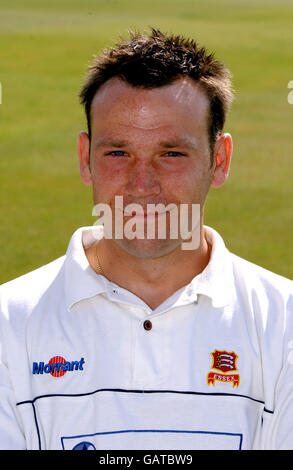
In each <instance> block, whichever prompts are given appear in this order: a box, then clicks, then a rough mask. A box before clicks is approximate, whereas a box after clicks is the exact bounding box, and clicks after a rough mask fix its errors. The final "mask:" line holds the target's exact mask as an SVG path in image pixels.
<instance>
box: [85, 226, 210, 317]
mask: <svg viewBox="0 0 293 470" xmlns="http://www.w3.org/2000/svg"><path fill="white" fill-rule="evenodd" d="M96 248H98V255H99V261H100V265H101V266H102V270H103V274H104V275H105V276H106V277H107V278H108V279H109V280H111V281H112V282H114V283H115V284H117V285H119V286H121V287H123V288H124V289H127V290H129V291H130V292H132V293H134V294H135V295H137V296H138V297H140V298H141V299H142V300H143V301H144V302H145V303H146V304H147V305H149V306H150V307H151V308H152V309H154V308H156V307H157V306H158V305H160V303H162V302H163V301H164V300H165V299H167V298H168V297H170V295H172V294H173V293H174V292H176V291H177V290H178V289H180V288H181V287H183V286H185V285H186V284H188V283H189V282H191V280H192V279H193V278H194V277H195V276H196V275H198V274H199V273H201V272H202V271H203V270H204V269H205V267H206V266H207V264H208V262H209V258H210V250H209V245H208V243H207V241H206V238H205V236H204V230H201V239H200V246H199V248H198V249H196V250H182V249H181V246H179V247H177V248H176V249H174V250H173V251H171V252H170V253H167V254H165V255H163V256H160V257H158V258H141V257H137V256H133V255H131V254H129V253H128V252H127V251H125V250H123V249H122V248H121V247H120V246H119V245H118V244H117V243H116V242H115V241H114V240H111V239H105V238H103V239H102V240H100V241H99V242H98V247H96V244H94V245H92V246H91V247H90V248H89V249H87V250H86V255H87V258H88V261H89V263H90V265H91V267H92V268H93V269H94V270H95V271H96V272H98V273H99V274H101V271H99V270H98V268H97V266H98V263H97V257H96Z"/></svg>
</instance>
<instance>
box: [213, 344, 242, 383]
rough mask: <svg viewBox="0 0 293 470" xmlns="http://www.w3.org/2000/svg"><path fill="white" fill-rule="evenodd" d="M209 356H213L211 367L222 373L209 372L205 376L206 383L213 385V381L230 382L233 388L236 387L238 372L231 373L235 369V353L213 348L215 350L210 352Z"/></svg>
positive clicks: (236, 357)
mask: <svg viewBox="0 0 293 470" xmlns="http://www.w3.org/2000/svg"><path fill="white" fill-rule="evenodd" d="M211 356H212V358H213V361H212V366H211V369H215V370H218V371H220V372H222V373H219V372H209V373H208V376H207V383H208V385H211V384H212V385H215V381H218V382H222V383H232V384H233V388H234V387H238V386H239V382H240V376H239V374H235V373H234V374H231V372H233V371H237V367H236V361H237V359H238V356H237V354H235V353H234V352H228V351H218V350H217V349H215V351H214V352H212V353H211ZM229 372H230V374H229Z"/></svg>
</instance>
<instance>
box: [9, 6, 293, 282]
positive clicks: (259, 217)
mask: <svg viewBox="0 0 293 470" xmlns="http://www.w3.org/2000/svg"><path fill="white" fill-rule="evenodd" d="M149 26H154V27H157V28H160V29H162V30H163V31H168V32H174V33H180V34H183V35H186V36H190V37H192V38H194V39H196V40H197V41H198V42H199V43H200V44H201V45H205V46H206V47H207V49H208V50H209V51H214V52H215V55H216V57H217V58H219V59H221V60H223V61H224V62H225V63H226V65H227V66H228V67H229V68H230V69H231V71H232V73H233V76H234V79H233V83H234V88H235V91H236V98H235V101H234V104H233V108H232V111H231V113H230V116H229V118H228V121H227V123H226V127H225V131H226V132H230V133H231V134H232V136H233V139H234V153H233V161H232V167H231V172H230V176H229V179H228V181H227V183H226V184H225V186H224V187H222V188H220V189H217V190H213V189H212V190H211V192H210V194H209V197H208V201H207V205H206V218H205V223H206V224H207V225H210V226H212V227H214V228H215V229H216V230H218V231H219V232H220V233H221V235H222V236H223V238H224V240H225V242H226V245H227V246H228V248H229V249H230V250H231V251H233V252H234V253H236V254H238V255H239V256H242V257H244V258H246V259H248V260H250V261H252V262H254V263H257V264H259V265H261V266H263V267H265V268H267V269H270V270H273V271H275V272H277V273H279V274H281V275H283V276H286V277H289V278H293V245H292V243H291V239H292V236H293V211H292V207H293V185H292V179H293V150H292V144H293V132H292V130H293V105H290V104H289V103H288V100H287V96H288V93H289V91H290V90H289V89H288V87H287V86H288V82H289V81H290V80H293V2H292V1H291V0H290V1H289V0H287V1H284V0H279V1H277V0H276V1H272V0H253V1H252V0H222V1H221V2H219V1H217V0H159V1H158V2H157V1H155V0H149V1H148V2H139V1H132V0H107V1H105V0H95V1H93V0H84V1H83V2H80V1H78V0H70V1H69V0H58V1H57V0H50V2H44V1H43V2H42V1H40V0H38V1H37V0H26V2H23V0H14V1H13V2H11V1H8V0H1V3H0V82H1V84H2V104H1V105H0V191H1V199H0V210H1V212H0V213H1V228H0V253H1V269H0V283H3V282H6V281H8V280H10V279H13V278H15V277H17V276H19V275H21V274H24V273H26V272H28V271H30V270H32V269H35V268H37V267H39V266H41V265H43V264H46V263H48V262H50V261H51V260H53V259H55V258H57V257H59V256H61V255H63V254H64V252H65V251H66V248H67V244H68V241H69V239H70V237H71V235H72V233H73V232H74V231H75V230H76V229H77V228H78V227H80V226H86V225H92V224H93V222H94V218H93V217H92V215H91V212H92V199H91V189H90V188H88V187H86V186H84V185H83V183H82V182H81V180H80V177H79V169H78V159H77V151H76V143H77V135H78V132H79V131H80V130H83V129H86V121H85V117H84V114H83V110H82V108H81V107H80V105H79V102H78V92H79V89H80V87H81V85H82V82H83V78H84V75H85V72H86V66H87V64H88V63H89V62H90V61H91V59H92V56H93V54H98V53H99V52H100V51H101V50H102V49H103V48H104V47H107V46H110V45H112V44H113V42H115V41H116V40H117V39H118V38H119V36H124V37H125V36H127V30H128V29H147V28H148V27H149Z"/></svg>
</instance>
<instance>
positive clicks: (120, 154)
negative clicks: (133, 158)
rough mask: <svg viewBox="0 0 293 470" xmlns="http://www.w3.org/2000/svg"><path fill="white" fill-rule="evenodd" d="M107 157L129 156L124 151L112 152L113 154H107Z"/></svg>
mask: <svg viewBox="0 0 293 470" xmlns="http://www.w3.org/2000/svg"><path fill="white" fill-rule="evenodd" d="M106 155H113V156H114V157H124V155H127V154H126V152H123V150H112V152H108V153H106Z"/></svg>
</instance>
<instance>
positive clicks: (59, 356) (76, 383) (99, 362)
mask: <svg viewBox="0 0 293 470" xmlns="http://www.w3.org/2000/svg"><path fill="white" fill-rule="evenodd" d="M205 229H206V233H207V236H208V239H209V241H210V242H211V243H212V253H211V259H210V262H209V264H208V266H207V267H206V269H205V270H204V271H203V272H202V273H201V274H199V275H198V276H196V277H195V278H194V279H193V280H192V282H191V283H190V284H188V285H186V286H185V287H183V288H181V289H179V290H178V291H177V292H175V293H174V294H173V295H172V296H171V297H169V298H168V299H166V300H165V301H164V302H163V303H162V304H161V305H160V306H158V307H157V308H156V309H155V310H151V308H150V307H149V306H148V305H147V304H145V303H144V302H143V301H142V300H141V299H140V298H138V297H137V296H136V295H134V294H133V293H131V292H129V291H127V290H126V289H123V288H121V287H119V286H117V285H116V284H113V283H112V282H110V281H108V280H107V279H106V278H105V277H103V276H101V275H97V274H96V273H95V272H94V271H93V270H92V268H91V267H90V266H89V264H88V261H87V258H86V256H85V253H84V249H83V245H84V246H88V245H90V244H91V243H93V242H94V241H95V239H96V238H95V237H96V236H97V230H100V231H101V230H102V227H98V228H97V227H95V228H94V227H86V228H81V229H79V230H77V231H76V232H75V233H74V235H73V237H72V239H71V241H70V244H69V247H68V250H67V253H66V255H65V256H63V257H61V258H59V259H57V260H55V261H53V262H52V263H50V264H48V265H46V266H43V267H41V268H39V269H37V270H35V271H33V272H31V273H29V274H26V275H24V276H21V277H19V278H17V279H15V280H13V281H10V282H8V283H6V284H3V285H2V286H1V288H0V300H1V304H0V305H1V306H0V310H1V323H0V325H1V349H2V352H1V366H0V368H1V369H0V370H1V373H0V448H1V449H46V450H48V449H76V450H78V449H85V450H92V449H106V450H110V449H116V450H117V449H141V450H143V449H148V450H151V449H155V450H158V449H165V450H166V449H169V450H171V449H172V450H174V449H180V450H182V449H186V450H187V449H259V448H265V449H274V448H291V449H292V448H293V371H292V368H293V365H292V364H293V318H292V314H293V296H292V293H293V288H292V281H289V280H287V279H285V278H283V277H281V276H278V275H276V274H273V273H271V272H269V271H267V270H264V269H262V268H260V267H258V266H256V265H254V264H251V263H249V262H247V261H245V260H243V259H241V258H239V257H237V256H235V255H233V254H231V253H230V252H229V251H228V250H227V249H226V247H225V245H224V242H223V240H222V238H221V237H220V235H219V234H217V233H216V232H215V231H214V230H212V229H211V228H209V227H206V228H205ZM94 235H95V236H94ZM99 236H100V237H101V236H102V232H99ZM182 269H184V267H182ZM121 270H122V271H123V266H121ZM146 321H148V322H147V323H145V322H146ZM290 348H291V349H290ZM291 352H292V354H291Z"/></svg>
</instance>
